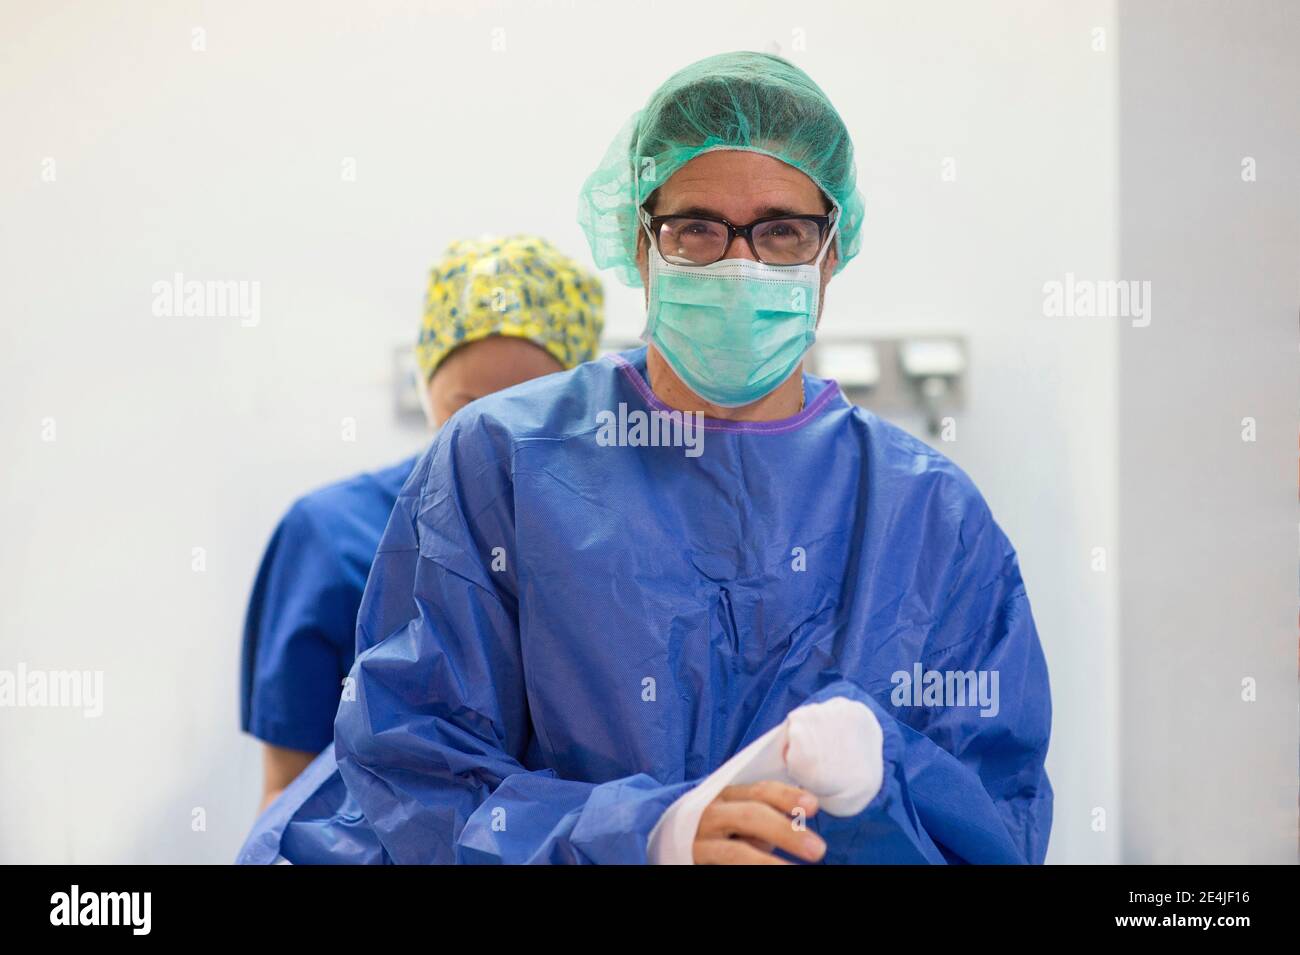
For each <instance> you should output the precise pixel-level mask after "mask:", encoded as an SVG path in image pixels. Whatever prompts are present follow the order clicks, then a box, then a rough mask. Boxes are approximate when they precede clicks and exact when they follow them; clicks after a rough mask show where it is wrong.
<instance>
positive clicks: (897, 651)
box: [246, 349, 1052, 863]
mask: <svg viewBox="0 0 1300 955" xmlns="http://www.w3.org/2000/svg"><path fill="white" fill-rule="evenodd" d="M804 385H805V391H806V407H805V410H804V411H803V412H801V413H800V414H799V415H797V416H795V417H793V418H790V419H786V420H784V421H779V422H763V423H758V422H737V423H727V422H721V421H715V420H712V419H706V430H705V438H704V445H703V454H702V455H700V456H699V457H691V456H688V455H686V454H685V453H684V452H683V449H682V448H680V447H677V448H674V447H607V446H602V445H601V444H599V443H598V442H597V440H596V435H597V432H598V428H599V424H598V422H599V420H600V419H598V417H597V415H598V413H599V412H601V411H610V410H613V411H617V409H618V406H619V404H620V403H622V404H624V405H625V406H626V408H627V410H629V411H635V410H638V409H640V410H646V409H650V408H653V407H656V403H657V399H656V398H655V397H654V396H653V394H652V392H651V391H650V388H649V386H648V384H647V382H646V380H645V350H644V349H637V350H636V351H633V352H628V353H625V354H624V355H623V356H614V357H610V358H606V359H603V360H601V361H599V362H594V363H590V364H587V365H582V366H580V367H579V368H577V369H575V370H574V371H572V372H569V373H566V374H563V375H552V376H548V377H547V378H543V379H539V380H537V381H534V382H530V383H527V384H524V385H521V386H519V387H517V388H513V389H510V390H508V391H505V392H502V393H499V394H497V395H493V396H491V397H489V398H485V399H482V400H480V401H477V402H475V403H474V404H472V405H470V406H468V407H467V408H466V409H465V410H464V411H462V412H461V413H460V414H458V415H457V416H456V417H455V418H454V419H453V420H452V421H451V422H450V423H449V424H448V425H447V426H446V427H444V428H443V430H442V432H441V433H440V434H439V436H438V438H437V439H436V440H435V442H434V444H433V446H432V447H431V448H430V449H429V451H428V452H427V453H426V454H425V456H424V457H423V458H422V459H421V462H420V464H419V465H418V466H417V468H416V470H415V471H414V472H413V473H412V475H411V478H410V480H409V481H408V482H407V484H406V487H405V488H404V489H403V491H402V494H401V495H400V496H399V499H398V502H397V506H396V509H395V511H394V515H393V519H392V521H391V522H390V523H389V526H388V529H387V531H386V532H385V535H384V539H383V541H382V542H381V544H380V547H379V553H378V554H377V556H376V560H375V567H374V571H373V573H372V575H371V579H370V582H369V585H368V586H367V589H366V594H365V598H364V601H363V604H362V608H361V613H360V617H359V621H358V635H357V639H358V651H359V653H358V657H357V660H356V662H355V664H354V666H353V669H352V673H351V676H352V678H353V680H354V681H355V687H354V688H355V698H354V699H345V700H344V702H343V703H342V704H341V705H340V707H339V712H338V715H337V718H336V721H335V752H336V754H337V763H338V768H337V771H334V772H328V773H326V776H327V778H326V779H325V780H324V781H322V782H320V783H319V785H318V787H317V789H316V790H315V793H314V794H313V797H315V796H319V799H317V801H316V802H315V803H314V804H313V806H312V807H311V809H310V811H307V812H299V813H298V814H297V815H295V814H294V811H293V810H287V811H286V815H288V816H289V818H288V819H282V820H280V821H279V822H272V821H268V820H267V818H266V817H265V816H264V817H263V819H262V820H259V826H258V828H257V829H255V831H254V834H253V836H252V837H250V840H249V844H250V845H254V844H256V845H258V846H260V847H261V854H260V855H259V856H258V857H257V858H248V859H247V860H246V861H267V859H268V858H269V857H268V853H269V851H270V850H272V849H279V850H280V851H284V857H285V858H288V859H290V860H291V861H300V860H301V861H315V860H320V859H323V858H328V857H331V856H334V857H336V858H342V857H343V856H344V855H345V854H346V853H345V852H344V851H342V850H338V846H339V844H340V843H341V842H342V841H343V840H342V838H341V837H340V836H339V831H340V829H341V828H342V827H345V826H347V825H352V826H354V827H355V826H356V825H357V824H358V820H364V823H365V824H367V825H368V827H369V832H370V833H371V835H373V837H374V840H375V841H374V843H372V844H371V847H372V849H373V850H374V851H373V852H371V853H370V856H369V858H367V859H364V860H362V859H360V858H359V857H360V856H363V855H365V853H354V854H353V855H354V857H357V858H358V861H395V862H399V863H428V862H435V863H448V862H485V863H500V862H505V863H523V862H533V863H535V862H579V863H640V862H644V861H646V840H647V836H648V835H649V832H650V830H651V829H652V828H653V826H654V824H655V823H656V822H657V821H658V819H659V817H660V815H661V814H662V813H663V811H664V810H665V809H666V808H667V807H668V806H669V805H670V804H671V803H672V802H673V800H675V799H676V798H678V797H679V796H680V795H681V794H682V793H684V792H686V791H687V790H688V789H690V788H691V787H692V786H693V785H695V784H697V783H698V782H700V781H701V780H702V779H703V778H704V777H706V776H707V775H708V774H709V773H711V772H713V771H714V770H716V769H717V768H718V767H719V766H720V765H721V764H722V763H723V762H725V761H726V759H727V758H729V757H730V756H731V755H733V754H735V753H736V752H737V751H739V750H740V749H741V748H742V747H744V746H745V745H747V744H748V743H750V742H752V741H753V740H754V739H756V738H757V737H759V736H761V735H762V734H763V733H765V732H766V731H767V730H769V729H771V728H772V727H773V726H775V725H777V724H778V723H779V722H780V721H781V720H782V719H784V718H785V716H786V715H787V714H788V713H789V712H790V711H791V710H792V709H794V708H795V707H798V706H800V705H803V704H805V703H811V702H820V701H822V700H824V699H827V698H829V697H832V696H837V695H838V696H846V697H848V698H850V699H854V700H858V701H860V702H862V703H863V704H865V705H866V706H868V707H870V708H871V710H872V711H873V713H874V714H875V715H876V717H877V719H878V720H879V721H880V724H881V726H882V728H883V730H884V763H885V765H884V785H883V786H882V788H881V791H880V793H879V794H878V795H877V796H876V798H875V799H874V800H873V801H872V802H871V803H870V804H869V805H868V806H867V807H866V808H865V809H864V810H863V811H862V812H861V813H860V814H858V815H857V816H854V817H851V818H835V817H831V816H829V815H827V814H825V813H820V814H818V815H817V816H815V817H813V819H811V820H810V821H809V825H810V828H812V829H814V830H815V831H818V832H819V833H821V835H822V836H823V837H824V838H825V839H826V841H827V843H828V851H827V854H826V856H825V861H826V862H830V863H871V862H898V863H921V862H931V863H942V862H975V863H1018V862H1019V863H1022V862H1033V863H1038V862H1041V861H1042V859H1043V857H1044V854H1045V852H1046V848H1047V840H1048V833H1049V830H1050V826H1051V807H1052V790H1051V787H1050V785H1049V783H1048V780H1047V777H1046V774H1045V771H1044V767H1043V761H1044V758H1045V756H1046V751H1047V745H1048V736H1049V729H1050V721H1051V705H1050V694H1049V689H1048V679H1047V671H1046V665H1045V662H1044V659H1043V654H1042V651H1041V648H1040V646H1039V641H1038V636H1037V633H1036V631H1035V629H1034V624H1033V620H1032V617H1031V615H1030V609H1029V603H1028V600H1027V598H1026V595H1025V589H1024V585H1023V583H1022V581H1021V576H1020V571H1019V567H1018V564H1017V561H1016V557H1015V553H1014V551H1013V550H1012V548H1011V545H1010V544H1009V543H1008V541H1007V539H1006V537H1005V536H1004V535H1003V534H1002V532H1001V530H1000V529H999V528H998V527H997V525H996V524H995V523H994V521H993V519H992V517H991V515H990V514H989V511H988V508H987V507H986V505H985V504H984V501H983V500H982V498H981V497H980V495H979V493H978V492H977V491H976V489H975V488H974V486H973V485H972V484H971V482H970V480H969V479H968V478H967V477H966V476H965V475H964V474H963V473H962V472H961V471H960V470H959V469H958V468H956V467H955V466H954V465H953V464H952V463H951V462H949V461H948V460H947V459H946V458H944V457H943V456H942V455H940V454H938V453H937V452H935V451H934V450H932V449H930V448H928V447H927V446H925V445H924V444H922V443H921V442H919V441H917V440H915V439H914V438H912V437H910V436H909V435H907V434H906V433H905V432H903V431H901V430H899V429H898V428H895V427H893V426H892V425H889V424H887V423H885V422H883V421H881V420H880V419H879V418H877V417H875V416H874V415H872V414H871V413H869V412H866V411H863V410H861V409H859V408H855V407H853V406H851V405H850V404H849V403H848V402H847V401H846V400H845V399H844V398H843V396H842V395H841V394H840V392H839V390H838V387H837V386H836V385H835V384H834V383H833V382H825V381H822V380H820V379H817V378H814V377H812V376H805V380H804ZM918 662H919V663H921V664H922V666H923V668H924V669H925V670H936V671H977V672H978V671H991V670H996V671H997V672H998V674H999V687H1000V700H999V708H998V711H997V713H996V715H994V716H991V717H990V716H981V715H980V714H981V710H980V708H979V707H978V706H902V705H896V703H895V700H894V699H893V698H891V697H893V696H894V693H893V691H894V690H895V686H896V683H895V681H894V679H893V676H894V674H896V673H898V672H906V673H911V672H912V671H913V665H914V664H915V663H918ZM340 781H342V782H343V783H345V784H346V786H345V787H343V786H339V785H338V782H340ZM331 805H333V808H332V809H331ZM327 817H328V818H327ZM300 823H301V825H300ZM351 836H352V834H351V833H349V838H351ZM291 841H292V845H290V842H291ZM246 848H247V847H246ZM285 850H287V851H285ZM336 850H337V851H336ZM349 851H350V849H349ZM295 855H296V856H297V858H295Z"/></svg>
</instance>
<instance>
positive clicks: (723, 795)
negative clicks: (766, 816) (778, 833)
mask: <svg viewBox="0 0 1300 955" xmlns="http://www.w3.org/2000/svg"><path fill="white" fill-rule="evenodd" d="M718 798H719V799H722V800H724V801H727V802H744V801H746V800H753V801H755V802H765V803H767V804H768V805H769V806H771V807H772V808H773V809H779V810H781V811H782V812H784V813H786V814H788V815H794V813H795V811H796V810H800V811H802V813H803V815H804V816H805V817H807V816H815V815H817V797H816V796H814V795H813V794H812V793H810V792H809V791H808V790H806V789H800V788H799V787H798V786H791V785H790V784H789V783H781V782H777V781H776V780H775V779H764V780H762V781H761V782H757V783H745V784H743V785H739V786H728V787H727V788H726V789H724V790H722V792H720V793H719V794H718Z"/></svg>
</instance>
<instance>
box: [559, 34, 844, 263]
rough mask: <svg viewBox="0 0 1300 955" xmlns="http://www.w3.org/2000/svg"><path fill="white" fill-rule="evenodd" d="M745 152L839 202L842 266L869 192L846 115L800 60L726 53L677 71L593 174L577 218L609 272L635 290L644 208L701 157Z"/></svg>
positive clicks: (625, 129)
mask: <svg viewBox="0 0 1300 955" xmlns="http://www.w3.org/2000/svg"><path fill="white" fill-rule="evenodd" d="M713 149H744V150H749V151H752V152H759V153H763V154H765V155H768V156H772V157H774V158H776V159H779V160H781V161H782V162H785V163H788V164H789V165H791V166H794V167H795V168H796V169H798V170H800V171H801V172H803V173H804V174H805V175H807V176H808V177H809V178H810V179H812V180H813V182H815V183H816V184H817V185H818V186H819V187H820V188H821V190H822V192H824V193H825V194H826V196H827V197H828V198H829V199H830V200H831V201H832V202H834V203H835V205H836V206H837V207H838V208H839V216H840V224H839V232H838V233H837V236H836V242H837V250H838V252H839V261H838V263H837V265H836V271H839V269H841V268H843V267H844V265H845V264H846V263H847V262H848V261H849V259H851V258H853V256H854V255H856V254H857V252H858V248H859V247H860V246H861V241H862V240H861V236H860V229H861V227H862V217H863V202H862V194H861V193H859V192H858V190H857V185H856V184H857V171H856V169H855V167H854V164H853V143H852V141H851V140H850V139H849V133H848V130H847V129H846V128H845V126H844V122H843V120H841V119H840V116H839V113H837V112H836V111H835V107H833V106H832V105H831V102H830V100H829V99H827V98H826V94H825V93H823V92H822V91H821V89H820V88H819V87H818V86H817V84H816V83H814V82H813V81H812V79H811V78H810V77H809V76H808V74H806V73H804V72H803V70H801V69H799V68H798V67H797V66H795V65H794V64H792V63H790V62H788V61H786V60H783V59H781V58H780V57H779V56H773V55H771V54H769V53H745V52H740V53H723V54H720V55H718V56H711V57H709V58H708V59H704V60H700V61H699V62H698V63H693V64H691V65H690V66H688V67H686V68H685V69H683V70H681V71H680V72H678V73H675V74H673V75H672V76H671V77H669V78H668V80H667V81H666V82H665V83H664V84H663V85H662V86H661V87H659V89H658V90H656V91H655V93H654V95H653V96H651V97H650V101H649V102H648V103H647V104H646V106H645V108H644V109H642V110H641V111H640V112H638V113H636V114H634V115H633V116H632V118H631V119H630V120H628V122H627V123H626V125H625V126H624V127H623V129H622V130H621V131H620V132H619V134H618V136H617V138H615V140H614V142H613V144H612V145H611V146H610V147H609V150H608V151H607V152H606V153H605V158H604V160H602V162H601V164H600V166H599V168H597V170H596V171H595V172H593V173H592V174H591V175H590V176H588V177H587V181H586V183H584V185H583V187H582V193H581V196H580V197H579V205H578V223H579V225H581V226H582V229H583V231H584V232H585V233H586V234H587V241H588V242H589V243H590V244H591V254H592V257H593V258H594V259H595V262H596V264H597V265H598V266H599V267H600V268H603V269H607V268H612V269H615V270H616V272H617V274H618V277H619V278H620V279H621V280H622V281H623V282H624V283H626V284H628V285H631V286H638V285H640V284H641V276H640V273H639V272H638V271H637V267H636V245H637V230H638V228H639V225H638V222H637V209H639V208H640V206H641V204H642V203H644V202H645V200H646V198H647V197H648V196H649V195H650V193H652V192H653V191H654V190H655V189H656V188H658V187H659V186H661V185H663V183H664V182H666V181H667V180H668V178H669V177H670V176H672V174H673V173H674V172H676V171H677V170H678V169H680V168H681V167H682V166H683V165H685V164H686V163H687V162H689V161H690V160H692V159H694V158H695V157H696V156H698V155H699V154H700V153H703V152H707V151H709V150H713Z"/></svg>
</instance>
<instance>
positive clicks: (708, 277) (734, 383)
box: [641, 230, 833, 408]
mask: <svg viewBox="0 0 1300 955" xmlns="http://www.w3.org/2000/svg"><path fill="white" fill-rule="evenodd" d="M832 233H833V230H832ZM832 238H833V234H832V235H830V236H828V237H827V239H826V243H825V245H824V246H823V247H822V250H821V252H820V253H819V254H818V256H817V259H816V260H815V261H814V262H811V263H809V264H807V265H766V264H764V263H762V262H755V261H752V260H750V259H722V260H721V261H718V262H714V263H713V264H712V265H690V266H687V265H674V264H673V263H671V262H667V261H665V260H664V258H663V256H662V255H660V254H659V250H658V249H657V248H656V247H655V243H654V242H653V241H651V242H650V248H649V256H650V297H649V302H648V304H647V307H646V327H645V331H644V332H643V333H642V335H641V338H642V340H643V341H646V342H650V343H653V344H654V346H655V347H656V348H657V349H658V350H659V353H660V354H661V355H663V357H664V360H665V361H666V362H668V365H669V367H671V368H672V370H673V371H674V372H676V373H677V376H678V377H679V378H681V379H682V381H683V382H685V383H686V386H687V387H688V388H690V389H691V391H693V392H695V393H696V394H697V395H699V396H700V397H701V398H703V399H704V400H705V401H708V402H709V403H711V404H715V405H718V406H719V407H723V408H739V407H741V406H742V405H747V404H752V403H753V402H755V401H757V400H758V399H760V398H763V397H765V396H766V395H769V394H771V393H772V392H773V391H775V390H776V388H777V387H778V386H779V385H781V383H782V382H784V381H785V380H786V379H787V378H789V377H790V375H791V374H793V373H794V370H795V368H797V367H798V365H799V362H800V360H802V358H803V356H804V354H805V353H806V352H807V351H808V349H809V348H810V347H812V343H813V341H814V340H815V339H816V328H817V312H818V302H819V297H820V293H821V263H822V259H823V258H824V257H825V255H826V250H827V249H829V248H830V247H831V239H832Z"/></svg>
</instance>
